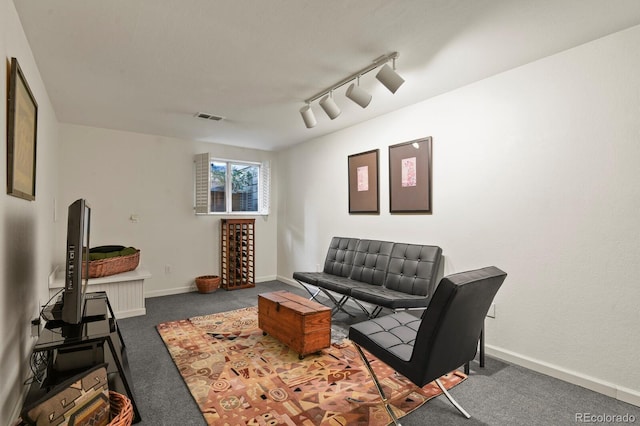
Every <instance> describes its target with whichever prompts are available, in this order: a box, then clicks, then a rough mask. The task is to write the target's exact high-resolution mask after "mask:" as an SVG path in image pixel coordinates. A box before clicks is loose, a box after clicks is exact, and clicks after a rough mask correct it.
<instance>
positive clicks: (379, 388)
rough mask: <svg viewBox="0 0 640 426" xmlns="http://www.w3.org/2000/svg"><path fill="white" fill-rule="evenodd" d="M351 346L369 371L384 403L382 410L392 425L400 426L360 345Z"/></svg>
mask: <svg viewBox="0 0 640 426" xmlns="http://www.w3.org/2000/svg"><path fill="white" fill-rule="evenodd" d="M353 346H355V347H356V349H357V350H358V354H360V358H362V361H363V362H364V365H365V366H366V367H367V370H369V374H371V378H372V379H373V383H375V385H376V389H378V393H379V394H380V398H382V402H383V403H384V408H385V409H386V410H387V413H389V415H390V416H391V419H392V420H393V424H395V425H398V426H401V425H400V422H399V421H398V418H397V417H396V414H395V413H394V412H393V409H392V408H391V406H390V405H389V401H388V400H387V396H386V395H385V394H384V390H382V386H381V385H380V382H378V377H377V376H376V373H374V372H373V368H371V364H369V360H368V359H367V357H366V356H365V354H364V352H362V349H361V348H360V345H358V344H357V343H354V344H353Z"/></svg>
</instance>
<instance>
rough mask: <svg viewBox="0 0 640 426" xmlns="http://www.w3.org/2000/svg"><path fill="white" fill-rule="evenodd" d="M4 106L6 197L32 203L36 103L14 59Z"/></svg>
mask: <svg viewBox="0 0 640 426" xmlns="http://www.w3.org/2000/svg"><path fill="white" fill-rule="evenodd" d="M7 106H8V110H9V111H8V114H7V115H8V117H7V118H8V120H9V122H8V129H7V194H9V195H13V196H14V197H18V198H23V199H25V200H29V201H34V200H35V199H36V148H37V135H38V103H37V102H36V99H35V98H34V96H33V93H32V92H31V88H30V87H29V84H28V83H27V79H26V78H25V76H24V74H23V72H22V69H21V68H20V65H19V64H18V60H17V59H16V58H11V71H10V77H9V98H8V102H7Z"/></svg>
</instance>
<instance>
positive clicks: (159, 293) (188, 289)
mask: <svg viewBox="0 0 640 426" xmlns="http://www.w3.org/2000/svg"><path fill="white" fill-rule="evenodd" d="M279 279H280V277H278V276H277V275H265V276H263V277H258V278H256V284H257V283H264V282H267V281H273V280H279ZM192 291H198V288H197V287H196V285H195V283H194V284H192V285H189V286H185V287H176V288H169V289H166V290H151V291H145V293H144V297H145V299H146V298H148V297H149V298H150V297H160V296H171V295H173V294H182V293H190V292H192Z"/></svg>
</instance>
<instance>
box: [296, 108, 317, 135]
mask: <svg viewBox="0 0 640 426" xmlns="http://www.w3.org/2000/svg"><path fill="white" fill-rule="evenodd" d="M300 115H301V116H302V120H304V125H305V126H307V129H310V128H312V127H315V126H316V124H318V121H317V120H316V116H315V114H314V113H313V110H312V109H311V105H309V104H306V105H305V106H303V107H302V108H300Z"/></svg>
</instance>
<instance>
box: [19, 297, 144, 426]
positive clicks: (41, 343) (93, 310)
mask: <svg viewBox="0 0 640 426" xmlns="http://www.w3.org/2000/svg"><path fill="white" fill-rule="evenodd" d="M105 343H106V345H105ZM33 352H34V353H38V352H45V353H46V360H47V365H46V374H45V376H44V379H43V381H42V383H39V382H34V383H33V384H32V385H31V389H30V390H29V394H28V395H27V400H26V401H25V406H26V405H27V404H28V403H30V402H31V401H35V400H36V399H38V398H40V397H42V396H43V395H44V394H46V393H47V392H48V391H50V390H51V389H52V388H53V387H55V386H56V385H57V384H59V383H62V382H63V381H65V380H66V379H68V378H70V377H72V376H74V375H76V374H78V373H80V372H82V371H84V370H88V369H89V368H91V367H93V366H95V365H98V364H102V363H107V364H108V365H107V376H108V379H109V389H110V390H113V391H116V392H119V393H121V394H123V395H126V396H127V397H128V398H129V399H130V400H131V404H132V405H133V412H134V419H133V421H134V423H137V422H139V421H140V413H139V412H138V407H137V405H136V401H135V398H134V395H133V386H132V381H131V372H130V371H129V362H128V360H127V352H126V348H125V344H124V340H123V339H122V334H121V333H120V329H119V328H118V324H117V321H116V318H115V315H114V314H113V309H111V304H110V303H109V299H108V298H107V294H106V293H105V292H104V291H101V292H95V293H87V295H86V297H85V309H84V316H83V319H82V322H81V323H80V324H66V323H63V322H61V321H58V320H51V321H47V322H46V324H45V327H44V329H43V330H42V332H41V333H40V337H39V338H38V342H37V343H36V345H35V346H34V348H33Z"/></svg>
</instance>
